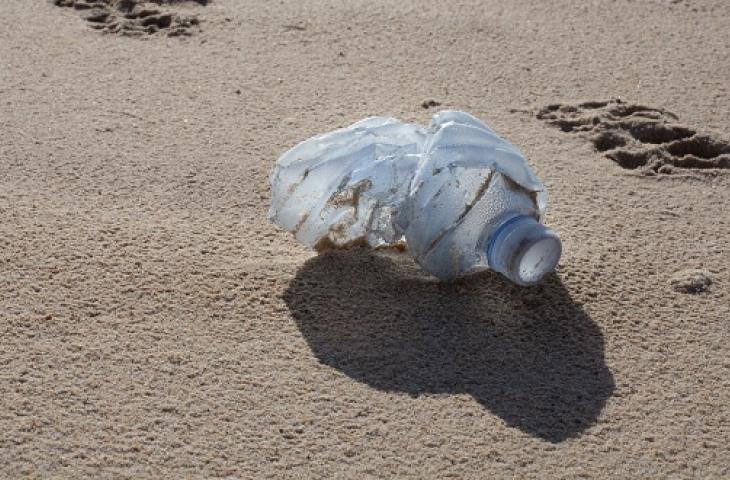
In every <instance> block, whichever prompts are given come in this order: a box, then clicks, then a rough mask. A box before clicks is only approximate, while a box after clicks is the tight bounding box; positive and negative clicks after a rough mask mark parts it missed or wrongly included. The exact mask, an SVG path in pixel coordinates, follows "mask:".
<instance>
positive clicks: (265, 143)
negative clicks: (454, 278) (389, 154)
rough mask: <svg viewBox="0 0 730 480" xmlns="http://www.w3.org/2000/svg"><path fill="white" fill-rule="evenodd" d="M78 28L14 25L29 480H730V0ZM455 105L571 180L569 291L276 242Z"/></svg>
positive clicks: (7, 231) (0, 269)
mask: <svg viewBox="0 0 730 480" xmlns="http://www.w3.org/2000/svg"><path fill="white" fill-rule="evenodd" d="M57 3H68V4H69V5H70V6H63V5H59V6H57V5H54V4H53V3H52V2H47V1H42V0H38V1H14V2H12V1H3V2H2V3H0V274H1V275H0V477H2V478H21V477H31V478H79V477H87V478H135V479H140V478H183V477H184V478H188V477H189V478H213V477H232V478H358V479H361V478H362V479H366V478H416V479H422V478H473V479H485V478H607V477H612V478H631V479H634V478H728V477H730V450H729V449H728V445H730V407H729V405H730V356H729V355H728V341H729V340H730V338H729V337H730V334H729V332H730V323H728V322H729V321H730V287H729V285H730V213H728V205H729V204H730V170H728V168H727V167H728V165H727V162H728V160H727V159H725V160H723V159H724V158H726V155H727V154H730V147H728V143H727V142H728V141H730V108H728V107H729V105H730V35H729V34H728V31H727V26H728V19H729V18H730V4H729V3H728V2H726V1H724V0H714V1H713V0H704V1H701V0H683V1H670V0H666V1H664V0H653V1H652V0H643V1H631V0H615V1H603V0H601V1H584V0H555V1H550V2H539V1H526V0H518V1H514V2H498V1H496V0H490V1H467V0H463V1H451V0H448V1H423V2H421V1H419V2H396V1H390V2H386V1H380V0H375V1H372V2H355V1H345V2H340V1H334V0H332V1H321V0H315V1H311V2H289V1H286V2H272V1H268V0H253V1H246V2H242V1H236V0H211V1H210V2H203V1H201V2H187V3H186V2H167V3H168V4H166V5H163V6H162V7H160V9H161V10H160V12H155V11H154V10H155V9H156V8H157V7H155V6H150V5H147V6H137V7H136V9H135V10H134V11H126V12H125V11H124V10H123V9H121V7H120V5H119V4H118V2H113V1H111V0H109V1H107V2H106V5H105V6H103V8H94V9H89V8H83V7H85V6H88V5H83V4H82V3H83V2H80V1H77V2H75V3H74V2H73V1H70V2H65V1H64V2H57ZM74 5H76V8H74ZM153 7H154V8H153ZM144 9H148V10H150V11H146V12H145V11H144ZM127 16H129V17H130V18H127ZM86 18H89V19H90V20H87V19H86ZM615 99H618V100H615ZM607 101H611V103H605V102H607ZM439 109H458V110H465V111H468V112H470V113H472V114H474V115H476V116H478V117H480V118H482V119H484V120H485V121H486V122H487V123H488V124H489V125H490V126H491V127H492V128H493V129H494V130H495V131H496V132H498V133H499V134H500V135H502V136H504V137H505V138H507V139H508V140H509V141H510V142H512V143H514V144H515V145H517V146H518V147H519V148H520V149H521V150H522V151H523V152H524V153H525V155H526V157H527V158H528V160H529V163H530V164H531V166H532V167H533V168H534V170H535V172H536V173H537V175H538V176H539V177H540V178H541V179H542V180H543V181H544V183H545V184H546V185H547V186H548V189H549V192H550V208H549V213H548V216H547V218H546V223H547V224H548V225H550V226H551V227H552V228H553V229H554V230H555V231H557V232H558V233H559V235H560V236H561V237H562V240H563V248H564V253H563V257H562V259H561V262H560V265H559V267H558V269H557V271H556V273H555V274H554V275H552V276H551V277H550V278H548V279H547V280H546V281H545V282H544V283H543V284H541V285H540V286H537V287H532V288H519V287H516V286H513V285H511V284H509V282H507V281H506V280H504V279H503V278H501V277H499V276H497V275H495V274H491V273H485V274H483V275H479V276H476V277H474V278H471V279H467V280H465V281H462V282H458V283H456V284H441V283H439V282H437V281H435V280H434V279H432V278H430V277H428V276H426V275H425V274H423V273H422V272H421V271H420V270H419V269H418V268H417V267H416V266H415V265H414V264H413V262H412V261H411V260H410V258H409V257H408V256H407V254H405V253H402V252H395V251H379V252H375V253H372V252H368V251H366V250H362V249H355V250H351V251H344V252H339V251H338V252H328V253H324V254H322V255H320V256H317V255H315V254H314V253H313V252H312V251H310V250H307V249H305V248H303V247H301V246H299V245H297V244H296V243H295V241H294V239H293V238H292V237H291V236H290V235H289V234H287V233H286V232H282V231H279V230H277V229H276V228H275V227H274V226H273V225H271V224H269V223H268V222H267V220H266V211H267V209H268V205H269V200H270V191H269V182H268V175H269V172H270V170H271V168H272V166H273V164H274V162H275V160H276V158H277V157H278V156H279V155H280V154H281V153H282V152H283V151H284V150H286V149H287V148H289V147H291V146H292V145H294V144H295V143H297V142H299V141H301V140H303V139H305V138H307V137H309V136H311V135H314V134H317V133H321V132H325V131H329V130H332V129H334V128H337V127H342V126H345V125H348V124H350V123H352V122H354V121H357V120H359V119H361V118H363V117H365V116H369V115H386V116H394V117H397V118H400V119H403V120H407V121H417V122H419V123H428V121H429V119H430V116H431V115H432V114H433V113H435V112H436V111H438V110H439ZM657 123H660V124H661V125H659V126H657ZM707 167H712V168H707Z"/></svg>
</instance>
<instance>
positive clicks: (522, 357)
mask: <svg viewBox="0 0 730 480" xmlns="http://www.w3.org/2000/svg"><path fill="white" fill-rule="evenodd" d="M285 300H286V303H287V305H288V306H289V309H290V310H291V312H292V315H293V317H294V319H295V320H296V322H297V324H298V326H299V329H300V330H301V332H302V334H303V335H304V337H305V339H306V340H307V342H308V343H309V346H310V347H311V349H312V351H313V352H314V354H315V355H316V356H317V358H318V359H319V360H320V361H321V362H322V363H324V364H327V365H329V366H331V367H333V368H336V369H338V370H340V371H342V372H344V373H345V374H346V375H348V376H350V377H351V378H353V379H355V380H357V381H360V382H364V383H366V384H368V385H371V386H373V387H375V388H377V389H380V390H384V391H397V392H406V393H408V394H411V395H419V394H449V393H469V394H471V395H472V396H473V397H474V398H475V399H476V400H477V401H478V402H479V403H480V404H482V405H483V406H484V407H485V408H487V409H488V410H489V411H490V412H492V413H494V414H496V415H498V416H499V417H500V418H502V419H503V420H504V421H505V422H506V423H507V424H508V425H511V426H513V427H517V428H519V429H521V430H522V431H524V432H526V433H528V434H530V435H533V436H536V437H539V438H542V439H545V440H548V441H551V442H560V441H562V440H565V439H567V438H570V437H574V436H577V435H579V434H580V433H581V432H583V431H584V430H585V429H586V428H588V427H589V426H591V425H592V424H594V423H595V421H596V419H597V418H598V415H599V414H600V413H601V410H602V408H603V406H604V404H605V403H606V400H607V399H608V398H609V397H610V396H611V394H612V392H613V390H614V381H613V376H612V375H611V372H610V371H609V370H608V368H607V367H606V364H605V361H604V342H603V336H602V335H601V331H600V329H599V328H598V326H597V325H596V324H595V323H594V322H593V321H592V320H591V319H590V317H588V315H587V314H586V313H585V312H584V311H583V310H582V309H581V307H580V306H579V305H577V304H576V303H575V302H573V301H572V300H571V298H570V295H569V294H568V292H567V291H566V289H565V287H564V286H563V284H562V283H561V281H560V279H559V278H558V277H557V276H555V275H553V276H551V277H550V278H548V279H547V280H545V281H544V282H543V283H542V284H541V285H539V286H536V287H531V288H527V289H525V288H519V287H516V286H514V285H512V284H510V283H509V282H508V281H507V280H504V279H502V278H501V277H500V276H498V275H496V274H493V273H491V272H487V273H484V274H481V275H478V276H474V277H472V278H469V279H467V280H464V281H462V282H460V283H455V284H444V283H440V282H438V281H436V280H434V279H432V278H430V277H428V276H426V275H425V274H423V273H421V272H420V271H419V270H418V268H417V266H415V265H414V264H413V262H412V261H411V260H410V259H409V258H408V257H407V256H406V255H404V254H397V253H393V252H385V253H383V252H380V253H371V252H370V251H367V250H364V249H354V250H349V251H334V252H328V253H325V254H322V255H319V256H317V257H315V258H313V259H311V260H309V261H308V262H307V263H306V264H304V266H303V267H302V268H301V269H300V270H299V272H298V273H297V275H296V277H295V278H294V279H293V280H292V282H291V284H290V285H289V287H288V288H287V291H286V293H285ZM444 405H445V408H447V407H446V405H447V404H446V403H445V404H444Z"/></svg>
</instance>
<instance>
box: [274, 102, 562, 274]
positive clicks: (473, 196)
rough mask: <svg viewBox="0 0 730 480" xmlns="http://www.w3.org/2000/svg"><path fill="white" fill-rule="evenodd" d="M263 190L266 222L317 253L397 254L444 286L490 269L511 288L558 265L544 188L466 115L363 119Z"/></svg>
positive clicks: (317, 142) (278, 173)
mask: <svg viewBox="0 0 730 480" xmlns="http://www.w3.org/2000/svg"><path fill="white" fill-rule="evenodd" d="M271 186H272V204H271V209H270V211H269V219H270V220H271V221H272V222H274V223H276V224H277V225H279V226H280V227H282V228H284V229H285V230H288V231H290V232H292V233H294V235H295V237H296V239H297V240H299V241H300V242H302V243H303V244H305V245H308V246H310V247H314V248H315V249H317V250H319V251H321V250H324V249H328V248H340V247H348V246H351V245H357V244H361V245H362V244H364V245H369V246H371V247H382V246H394V245H398V244H403V243H405V244H406V245H407V248H408V251H409V253H410V254H411V255H412V256H413V258H414V259H415V260H416V262H418V263H419V264H420V265H421V267H422V268H423V269H424V270H426V271H427V272H429V273H431V274H432V275H434V276H436V277H438V278H440V279H442V280H453V279H456V278H459V277H462V276H465V275H469V274H472V273H475V272H478V271H481V270H485V269H492V270H495V271H497V272H500V273H501V274H503V275H505V276H506V277H507V278H509V279H510V280H512V281H513V282H515V283H517V284H519V285H530V284H533V283H536V282H538V281H539V280H540V279H541V278H542V277H543V276H544V275H545V274H547V273H549V272H551V271H552V270H553V269H554V268H555V266H556V265H557V263H558V260H559V259H560V254H561V243H560V239H559V238H558V236H557V235H556V234H555V233H554V232H553V231H552V230H550V229H548V228H547V227H545V226H544V225H542V224H541V223H540V221H541V219H542V218H543V216H544V214H545V210H546V208H547V192H546V189H545V186H544V185H543V184H542V183H541V182H540V181H539V180H538V179H537V177H535V175H534V174H533V173H532V171H531V170H530V168H529V167H528V166H527V163H526V161H525V158H524V157H523V156H522V154H521V153H520V152H519V150H517V149H516V148H515V147H514V146H512V145H511V144H510V143H508V142H507V141H506V140H504V139H502V138H500V137H499V136H497V135H496V134H495V133H494V132H493V131H492V130H491V129H490V128H489V127H487V126H486V125H485V124H484V123H482V122H481V121H479V120H478V119H476V118H475V117H473V116H471V115H469V114H467V113H464V112H456V111H443V112H439V113H438V114H436V115H434V117H433V120H432V122H431V125H430V126H429V127H428V128H427V129H426V128H423V127H421V126H420V125H416V124H409V123H403V122H400V121H398V120H395V119H393V118H382V117H372V118H367V119H365V120H362V121H360V122H357V123H355V124H353V125H351V126H349V127H347V128H343V129H340V130H336V131H333V132H330V133H326V134H323V135H319V136H316V137H313V138H311V139H309V140H306V141H304V142H302V143H300V144H299V145H297V146H295V147H294V148H292V149H291V150H289V151H287V152H286V153H284V155H282V156H281V158H279V160H278V161H277V163H276V166H275V168H274V171H273V173H272V175H271Z"/></svg>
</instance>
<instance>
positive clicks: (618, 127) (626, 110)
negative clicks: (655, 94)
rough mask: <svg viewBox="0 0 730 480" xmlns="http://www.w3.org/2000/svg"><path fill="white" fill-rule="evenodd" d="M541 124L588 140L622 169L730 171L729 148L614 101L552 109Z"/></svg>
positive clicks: (665, 116) (657, 113) (664, 115)
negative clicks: (544, 122) (544, 123)
mask: <svg viewBox="0 0 730 480" xmlns="http://www.w3.org/2000/svg"><path fill="white" fill-rule="evenodd" d="M537 118H539V119H541V120H544V121H546V122H547V123H548V124H550V125H553V126H556V127H559V128H560V129H561V130H562V131H564V132H572V133H580V134H583V135H585V136H586V137H587V138H588V139H589V140H590V141H591V142H592V143H593V145H594V146H595V147H596V150H598V151H599V152H603V153H604V154H605V155H606V157H608V158H610V159H611V160H613V161H614V162H616V163H617V164H618V165H619V166H621V167H623V168H626V169H631V170H638V171H641V172H643V173H645V174H648V175H655V174H672V173H681V172H682V171H687V170H695V171H696V170H707V169H709V171H712V172H715V173H716V172H717V170H719V169H730V143H728V142H727V141H724V140H722V139H720V138H717V137H716V136H714V135H710V134H703V133H698V132H697V131H696V130H695V129H693V128H689V127H687V126H685V125H682V124H680V123H678V122H677V120H678V119H677V116H676V115H674V114H673V113H671V112H668V111H666V110H662V109H658V108H650V107H645V106H642V105H636V104H630V103H624V102H623V101H621V100H618V99H616V100H610V101H595V102H584V103H580V104H577V105H564V104H554V105H548V106H547V107H545V108H543V109H542V110H540V111H539V112H538V114H537Z"/></svg>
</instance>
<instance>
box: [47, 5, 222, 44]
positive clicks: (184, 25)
mask: <svg viewBox="0 0 730 480" xmlns="http://www.w3.org/2000/svg"><path fill="white" fill-rule="evenodd" d="M180 3H194V4H198V5H207V4H208V3H209V2H208V0H53V4H54V5H56V6H59V7H71V8H74V9H76V10H80V11H83V12H84V13H83V16H84V18H85V19H86V21H87V22H89V23H90V24H91V28H94V29H96V30H101V31H103V32H108V33H119V34H121V35H128V36H139V35H145V34H154V33H158V32H160V33H166V34H167V35H168V36H170V37H174V36H180V35H191V34H192V33H193V31H194V30H195V29H198V28H199V25H200V21H199V20H198V18H197V17H195V16H190V15H183V14H181V13H179V12H177V11H175V10H174V6H175V5H177V4H180Z"/></svg>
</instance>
